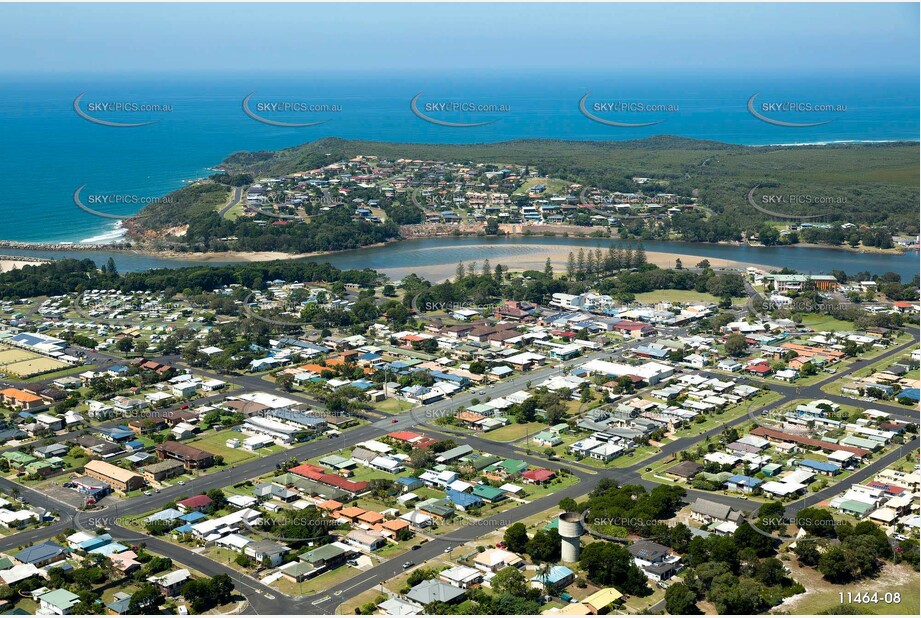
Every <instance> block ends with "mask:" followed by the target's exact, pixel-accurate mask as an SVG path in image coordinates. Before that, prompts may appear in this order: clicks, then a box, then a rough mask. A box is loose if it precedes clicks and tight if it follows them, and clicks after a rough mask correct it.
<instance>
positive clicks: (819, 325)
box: [801, 313, 854, 332]
mask: <svg viewBox="0 0 921 618" xmlns="http://www.w3.org/2000/svg"><path fill="white" fill-rule="evenodd" d="M801 326H804V327H805V328H811V329H812V330H814V331H817V332H823V331H829V330H830V331H851V330H854V323H853V322H849V321H847V320H838V319H835V318H833V317H831V316H830V315H825V314H822V313H804V314H803V321H802V324H801Z"/></svg>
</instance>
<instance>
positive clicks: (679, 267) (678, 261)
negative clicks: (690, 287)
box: [675, 258, 684, 270]
mask: <svg viewBox="0 0 921 618" xmlns="http://www.w3.org/2000/svg"><path fill="white" fill-rule="evenodd" d="M683 268H684V265H683V264H682V263H681V258H676V259H675V270H682V269H683Z"/></svg>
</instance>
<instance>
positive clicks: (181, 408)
mask: <svg viewBox="0 0 921 618" xmlns="http://www.w3.org/2000/svg"><path fill="white" fill-rule="evenodd" d="M179 409H180V410H188V409H189V404H187V403H184V404H182V405H181V406H179Z"/></svg>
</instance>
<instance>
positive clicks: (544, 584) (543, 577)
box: [530, 564, 576, 592]
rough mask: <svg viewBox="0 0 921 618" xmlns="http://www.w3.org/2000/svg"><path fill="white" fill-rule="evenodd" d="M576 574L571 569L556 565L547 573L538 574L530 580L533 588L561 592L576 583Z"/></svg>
mask: <svg viewBox="0 0 921 618" xmlns="http://www.w3.org/2000/svg"><path fill="white" fill-rule="evenodd" d="M575 579H576V574H575V573H574V572H573V570H572V569H570V568H569V567H566V566H563V565H561V564H554V565H553V566H551V567H550V570H549V571H548V572H547V573H544V574H541V573H540V571H538V574H537V575H535V576H534V577H532V578H531V579H530V583H531V587H532V588H538V589H540V590H550V591H553V592H555V591H559V590H562V589H563V588H565V587H566V586H568V585H569V584H571V583H572V582H574V581H575Z"/></svg>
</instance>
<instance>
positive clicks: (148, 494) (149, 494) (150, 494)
mask: <svg viewBox="0 0 921 618" xmlns="http://www.w3.org/2000/svg"><path fill="white" fill-rule="evenodd" d="M144 495H145V496H152V495H153V492H152V491H150V490H147V491H145V492H144Z"/></svg>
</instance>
